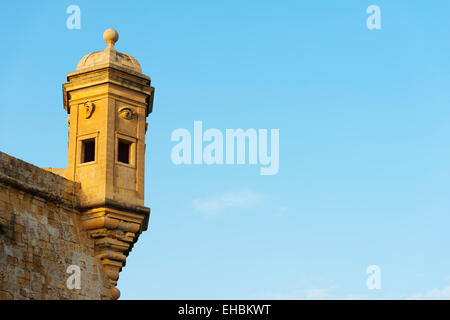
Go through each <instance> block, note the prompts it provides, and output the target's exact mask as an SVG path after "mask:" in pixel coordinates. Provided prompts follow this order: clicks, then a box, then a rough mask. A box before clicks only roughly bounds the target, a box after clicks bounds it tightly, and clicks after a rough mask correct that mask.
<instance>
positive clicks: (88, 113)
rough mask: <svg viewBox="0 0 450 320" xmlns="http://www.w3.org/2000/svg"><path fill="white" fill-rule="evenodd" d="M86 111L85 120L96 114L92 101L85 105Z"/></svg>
mask: <svg viewBox="0 0 450 320" xmlns="http://www.w3.org/2000/svg"><path fill="white" fill-rule="evenodd" d="M84 109H85V111H86V115H85V118H86V119H89V118H90V117H91V116H92V114H93V113H94V110H95V104H93V103H92V102H91V101H86V102H85V103H84Z"/></svg>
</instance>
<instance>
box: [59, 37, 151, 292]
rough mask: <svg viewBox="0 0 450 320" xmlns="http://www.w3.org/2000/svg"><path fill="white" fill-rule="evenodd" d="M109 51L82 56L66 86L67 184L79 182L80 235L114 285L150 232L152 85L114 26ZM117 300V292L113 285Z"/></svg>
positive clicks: (108, 39) (109, 38)
mask: <svg viewBox="0 0 450 320" xmlns="http://www.w3.org/2000/svg"><path fill="white" fill-rule="evenodd" d="M103 39H104V40H105V41H106V48H105V50H103V51H98V52H93V53H89V54H87V55H86V56H84V57H83V58H82V59H81V60H80V62H79V63H78V66H77V68H76V70H75V71H74V72H71V73H69V74H68V75H67V82H66V83H64V84H63V97H64V108H65V110H66V111H67V113H68V115H69V116H68V121H69V153H68V163H67V169H66V171H65V177H66V179H69V180H72V181H76V182H79V183H80V185H81V190H80V192H79V194H78V202H79V203H78V206H79V208H80V216H81V221H82V226H83V229H84V230H87V231H88V235H89V237H90V238H92V239H94V243H95V254H96V256H97V257H98V258H99V259H100V260H101V263H102V265H103V267H104V270H105V273H106V275H107V277H108V278H109V279H110V281H111V284H112V286H115V285H116V284H117V279H118V277H119V272H120V270H121V268H122V267H123V266H124V265H125V259H126V256H127V255H128V253H129V251H130V250H131V248H132V246H133V243H134V242H135V241H136V240H137V237H138V235H139V234H140V233H141V232H142V231H143V230H146V229H147V224H148V218H149V213H150V209H149V208H147V207H144V167H145V146H146V145H145V134H146V131H147V125H148V124H147V122H146V118H147V116H148V115H149V114H150V113H151V112H152V107H153V93H154V88H153V87H152V86H151V85H150V83H151V80H150V77H148V76H146V75H144V74H143V73H142V70H141V67H140V65H139V63H138V62H137V60H136V59H135V58H133V57H132V56H130V55H128V54H125V53H121V52H118V51H117V50H116V49H115V47H114V45H115V43H116V42H117V40H118V39H119V35H118V33H117V32H116V31H115V30H114V29H108V30H106V31H105V32H104V34H103ZM114 295H115V296H117V297H118V296H119V291H118V290H117V289H116V288H114Z"/></svg>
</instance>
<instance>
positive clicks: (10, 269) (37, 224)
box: [0, 152, 113, 299]
mask: <svg viewBox="0 0 450 320" xmlns="http://www.w3.org/2000/svg"><path fill="white" fill-rule="evenodd" d="M79 189H80V185H79V184H78V183H76V182H73V181H70V180H67V179H65V178H63V177H61V176H58V175H56V174H53V173H51V172H48V171H46V170H44V169H41V168H38V167H36V166H33V165H31V164H29V163H26V162H24V161H22V160H19V159H16V158H14V157H11V156H9V155H7V154H5V153H2V152H0V299H111V298H112V291H111V289H112V287H113V286H112V285H111V284H110V282H108V280H107V279H106V277H105V275H104V271H103V268H102V265H101V262H100V260H99V259H98V258H97V257H96V256H95V252H94V240H93V239H92V238H90V237H88V235H87V233H86V231H84V230H83V229H82V226H81V219H80V212H79V211H77V209H76V208H77V196H76V195H77V192H79ZM70 265H76V266H78V267H79V268H80V270H81V277H80V279H81V286H80V289H72V290H71V289H69V288H68V287H67V285H66V281H67V279H68V278H69V277H70V276H71V274H69V273H67V268H68V267H69V266H70Z"/></svg>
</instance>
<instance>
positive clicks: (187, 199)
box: [0, 0, 450, 299]
mask: <svg viewBox="0 0 450 320" xmlns="http://www.w3.org/2000/svg"><path fill="white" fill-rule="evenodd" d="M71 4H76V5H78V6H79V7H80V8H81V29H80V30H69V29H67V28H66V19H67V18H68V16H69V15H68V14H67V13H66V8H67V7H68V6H69V5H71ZM372 4H375V5H378V6H379V7H380V9H381V24H382V29H381V30H372V31H370V30H368V29H367V27H366V19H367V17H368V14H366V8H367V7H368V6H369V5H372ZM449 16H450V6H449V5H448V1H433V2H432V3H427V2H425V1H414V2H412V1H380V0H377V1H361V0H359V1H356V0H355V1H321V2H319V1H245V2H243V1H227V2H226V3H225V2H224V3H219V2H216V1H214V2H213V1H189V2H188V1H183V2H181V1H163V2H162V1H146V2H143V1H142V2H138V1H135V2H131V1H120V2H119V1H45V2H37V1H36V2H18V1H17V2H8V3H7V4H6V3H4V4H2V7H1V9H0V41H1V43H2V45H1V50H0V61H1V62H0V63H1V70H2V72H1V74H0V97H1V105H2V106H1V108H0V110H1V117H0V150H1V151H3V152H6V153H8V154H11V155H13V156H16V157H18V158H21V159H23V160H25V161H28V162H31V163H33V164H36V165H38V166H42V167H65V166H66V165H67V127H66V126H67V121H66V116H67V115H66V113H65V110H64V109H63V104H62V89H61V84H62V83H63V82H64V81H65V79H66V78H65V77H66V74H67V73H69V72H71V71H74V70H75V68H76V65H77V63H78V61H79V60H80V59H81V58H82V57H83V56H84V55H85V54H87V53H89V52H93V51H98V50H103V48H104V46H105V45H104V41H103V40H102V33H103V31H104V30H105V29H107V28H109V27H113V28H115V29H116V30H118V32H119V35H120V38H119V41H118V42H117V44H116V48H117V50H119V51H122V52H125V53H128V54H131V55H133V56H134V57H136V58H137V59H138V61H139V62H140V64H141V66H142V69H143V72H144V73H145V74H147V75H149V76H150V77H151V78H152V84H153V85H154V86H155V88H156V95H155V103H154V112H153V113H152V114H151V115H150V117H149V130H148V133H147V154H146V205H147V206H149V207H151V209H152V215H151V218H150V227H149V230H148V231H147V232H145V233H143V234H142V235H141V237H140V239H139V242H138V243H137V244H136V245H135V247H134V249H133V251H132V253H131V254H130V256H129V257H128V259H127V265H126V267H125V268H124V270H123V271H122V273H121V275H120V280H119V285H118V287H119V289H120V290H121V292H122V299H218V298H223V299H259V298H263V299H270V298H280V299H304V298H330V299H347V298H368V299H407V298H427V297H431V298H450V254H448V245H449V243H450V233H449V232H448V230H449V225H450V197H449V196H448V194H449V190H450V144H449V143H448V141H449V139H448V137H450V126H449V123H450V120H449V119H450V108H449V106H450V90H449V89H448V88H449V84H450V59H449V54H448V52H449V51H450V41H449V40H448V39H449V35H450V21H449V19H448V17H449ZM194 120H201V121H202V122H203V127H204V129H207V128H217V129H220V130H221V131H223V132H225V129H227V128H231V129H235V128H243V129H248V128H255V129H279V130H280V169H279V172H278V174H276V175H273V176H261V175H259V166H255V165H239V166H238V165H234V166H233V165H222V166H220V165H212V166H208V165H197V166H195V165H181V166H176V165H174V164H173V163H172V161H171V158H170V153H171V149H172V148H173V146H174V145H175V144H176V143H174V142H172V141H171V140H170V136H171V133H172V132H173V131H174V130H175V129H177V128H187V129H188V130H191V132H192V130H193V122H194ZM204 208H214V210H209V211H208V210H206V211H207V212H205V210H204ZM369 265H378V266H379V267H380V268H381V282H382V288H381V289H380V290H368V289H367V287H366V279H367V277H368V275H367V274H366V268H367V267H368V266H369Z"/></svg>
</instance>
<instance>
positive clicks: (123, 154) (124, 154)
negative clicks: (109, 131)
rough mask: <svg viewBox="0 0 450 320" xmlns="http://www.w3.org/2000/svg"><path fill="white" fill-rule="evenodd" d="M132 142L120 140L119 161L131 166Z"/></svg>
mask: <svg viewBox="0 0 450 320" xmlns="http://www.w3.org/2000/svg"><path fill="white" fill-rule="evenodd" d="M130 151H131V142H128V141H125V140H122V139H119V150H118V159H117V160H118V161H119V162H122V163H126V164H130Z"/></svg>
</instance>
